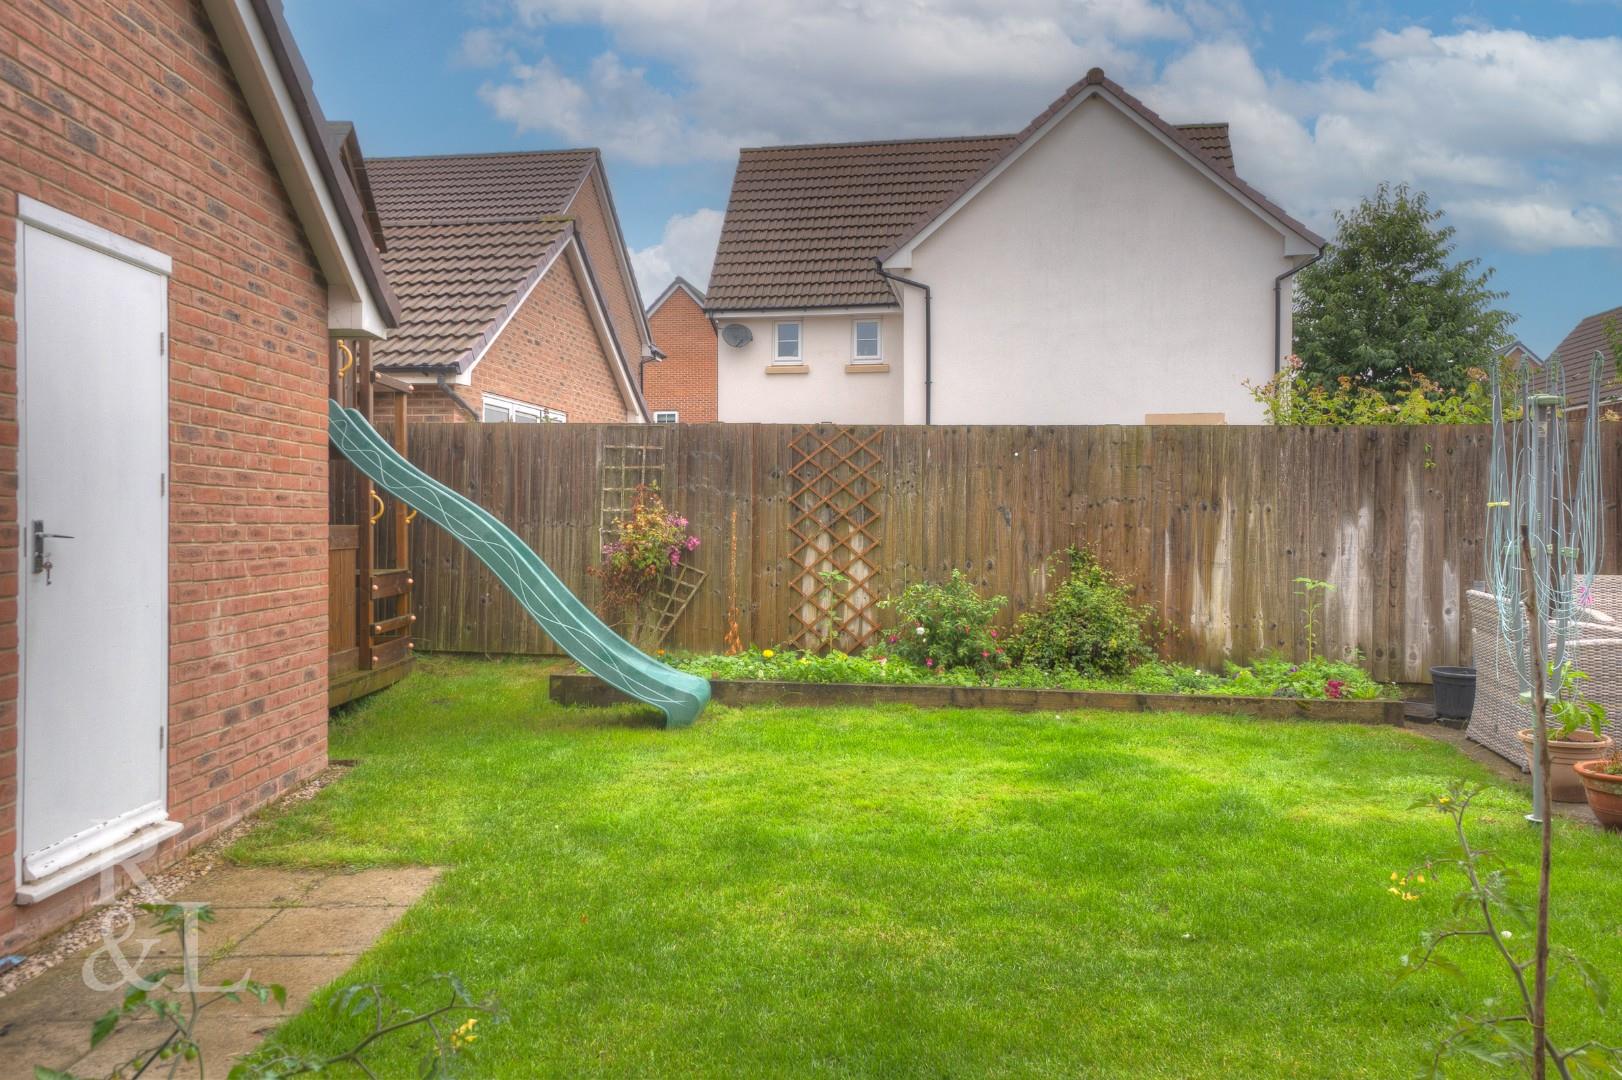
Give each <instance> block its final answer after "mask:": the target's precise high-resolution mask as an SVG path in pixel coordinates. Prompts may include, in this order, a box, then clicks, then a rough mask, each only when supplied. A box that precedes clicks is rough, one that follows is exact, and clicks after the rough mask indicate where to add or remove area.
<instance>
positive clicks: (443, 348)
mask: <svg viewBox="0 0 1622 1080" xmlns="http://www.w3.org/2000/svg"><path fill="white" fill-rule="evenodd" d="M385 220H387V219H385ZM385 232H386V233H387V236H388V240H389V249H388V252H387V253H386V254H385V255H384V256H383V261H384V264H385V265H386V266H387V267H388V270H389V278H390V280H391V281H393V283H394V289H395V292H396V293H397V294H398V295H399V297H400V304H401V307H402V309H403V312H404V314H403V316H402V318H401V320H400V327H399V329H398V330H396V331H395V332H394V333H393V334H391V335H390V336H389V339H388V340H387V341H380V342H378V343H377V344H376V345H375V346H373V348H372V364H373V366H375V367H377V368H379V369H381V370H385V371H387V370H396V371H425V372H433V373H449V374H453V375H454V374H459V373H460V372H463V371H466V370H467V369H468V368H469V367H471V366H472V365H473V364H474V362H475V361H477V359H478V358H479V356H480V355H481V354H482V353H483V352H484V349H485V348H486V347H488V345H489V344H490V342H491V341H492V340H494V337H495V331H496V330H498V329H500V328H501V326H503V325H504V324H505V323H506V321H507V317H508V316H510V315H511V314H512V311H513V310H515V309H516V306H517V303H518V301H519V300H520V299H521V298H522V297H524V296H525V295H527V294H528V292H529V288H530V286H532V285H534V284H535V282H536V281H538V280H540V278H541V276H542V275H543V274H544V273H545V272H546V270H548V269H550V268H551V266H552V263H553V260H554V259H555V257H556V255H557V253H558V251H559V250H560V249H561V247H562V244H563V242H564V241H565V240H567V239H569V238H570V237H572V236H573V235H574V228H573V226H572V225H571V223H570V222H568V221H565V220H563V219H561V218H549V219H546V220H532V221H491V222H481V221H466V222H455V221H452V222H434V221H427V220H423V221H418V222H414V223H409V224H403V225H395V224H389V225H386V226H385Z"/></svg>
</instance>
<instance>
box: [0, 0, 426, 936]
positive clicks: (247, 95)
mask: <svg viewBox="0 0 1622 1080" xmlns="http://www.w3.org/2000/svg"><path fill="white" fill-rule="evenodd" d="M0 117H3V119H0V402H3V407H0V448H3V449H0V492H3V493H4V494H3V496H0V504H3V509H0V521H3V522H4V524H3V525H0V547H3V549H4V559H3V561H0V566H3V567H4V568H5V569H4V570H3V571H0V853H3V854H4V857H5V863H4V865H5V870H4V872H3V873H0V952H10V951H15V950H16V949H17V947H18V946H20V945H21V944H22V943H24V942H27V941H30V940H33V939H35V938H38V937H39V936H40V935H42V934H44V933H45V932H47V931H49V930H51V929H53V928H54V927H56V926H58V925H60V924H62V923H63V922H65V921H67V920H69V919H71V918H73V917H74V916H76V915H78V914H80V913H81V912H82V911H84V910H85V909H86V908H87V907H89V906H90V905H91V904H93V903H95V902H96V901H97V900H98V899H99V898H100V897H101V896H102V895H103V894H102V889H105V888H112V887H115V886H116V885H117V883H118V882H119V880H120V879H119V876H118V874H117V871H116V870H114V869H113V867H115V866H116V865H118V864H119V863H121V862H126V861H127V860H131V859H138V858H145V859H149V860H151V859H153V858H155V859H156V861H158V862H167V861H169V860H171V859H173V858H174V857H176V856H178V855H179V854H181V853H182V852H184V851H185V850H187V849H189V848H191V847H193V846H195V845H196V844H198V843H200V842H202V841H204V840H206V839H208V838H209V837H211V836H213V835H214V834H216V833H217V832H218V831H219V830H221V829H222V828H224V827H226V826H227V825H230V824H231V823H232V822H234V821H236V820H237V819H239V818H240V817H242V816H243V815H244V814H245V813H247V812H248V811H250V810H252V809H254V808H255V807H257V806H259V805H261V804H263V803H264V802H266V801H267V800H269V799H272V798H274V797H276V796H277V795H278V794H280V793H282V792H284V791H286V790H288V789H289V788H290V787H292V786H293V785H295V784H297V783H299V782H300V781H302V780H303V779H305V778H306V777H308V776H310V775H312V774H313V773H315V772H317V771H319V770H320V769H322V768H323V767H324V766H325V764H326V754H327V741H326V740H327V711H326V687H327V676H326V667H327V619H328V614H327V562H326V558H327V485H328V480H327V469H328V465H327V458H328V448H327V433H326V414H325V405H326V403H325V400H324V399H325V398H326V396H327V386H328V371H329V367H328V364H329V359H328V358H329V340H330V339H331V338H333V337H335V336H345V337H356V338H376V337H380V336H382V335H384V334H385V333H387V331H388V329H389V328H390V327H391V326H393V325H394V324H395V322H396V321H397V319H398V306H397V304H396V303H395V301H394V299H393V296H392V294H391V292H390V290H389V287H388V285H387V280H386V277H385V275H384V272H383V268H382V266H381V262H380V260H379V258H378V255H377V252H376V251H375V249H374V247H373V245H372V242H371V239H370V236H369V235H368V231H367V226H366V222H365V219H364V211H363V210H362V208H361V204H360V202H359V200H358V197H357V193H356V191H355V189H354V185H353V183H352V181H351V179H350V178H349V176H348V175H347V174H346V173H345V171H344V169H343V168H342V166H341V164H340V163H339V161H338V160H337V158H336V156H335V155H334V154H333V152H332V149H331V147H330V146H329V145H328V144H327V142H326V140H327V138H328V137H329V135H330V134H331V133H330V132H329V131H328V130H327V128H326V124H325V120H324V119H323V117H322V115H321V111H320V108H319V106H318V105H317V103H316V101H315V100H314V97H313V94H312V92H311V88H310V82H309V77H308V73H307V71H306V69H305V67H304V64H303V61H302V59H301V58H300V56H299V53H298V51H297V49H296V47H295V46H294V44H293V42H292V39H291V36H290V34H289V31H288V28H287V25H286V23H285V21H284V19H283V17H282V12H281V8H280V4H279V2H278V0H126V2H123V3H120V4H118V5H116V6H115V5H108V4H102V3H93V2H91V0H49V2H48V3H47V2H43V0H20V2H19V3H14V4H9V5H8V6H7V15H6V18H5V20H4V25H3V27H0ZM23 388H26V393H23V392H22V390H23ZM87 420H88V421H90V422H89V423H86V422H85V421H87ZM24 523H26V527H20V526H23V525H24Z"/></svg>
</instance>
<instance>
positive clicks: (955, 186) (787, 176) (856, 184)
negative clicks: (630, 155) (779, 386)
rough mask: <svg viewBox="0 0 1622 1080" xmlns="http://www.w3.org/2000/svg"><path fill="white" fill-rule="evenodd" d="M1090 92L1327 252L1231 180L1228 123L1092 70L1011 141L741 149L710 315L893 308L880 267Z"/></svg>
mask: <svg viewBox="0 0 1622 1080" xmlns="http://www.w3.org/2000/svg"><path fill="white" fill-rule="evenodd" d="M1092 87H1098V88H1100V89H1101V90H1104V91H1107V92H1108V93H1109V94H1110V95H1112V97H1113V98H1114V99H1115V100H1116V103H1117V104H1119V105H1120V106H1122V107H1123V108H1125V109H1127V110H1129V111H1132V112H1134V113H1136V114H1137V115H1138V116H1140V117H1141V118H1143V119H1144V120H1145V121H1146V122H1147V123H1149V124H1150V126H1152V127H1154V128H1155V129H1156V130H1157V131H1160V132H1161V133H1162V134H1163V135H1165V136H1166V138H1167V139H1168V140H1170V141H1171V142H1173V143H1174V144H1175V145H1177V146H1179V147H1182V148H1183V149H1185V150H1186V151H1188V153H1190V154H1191V155H1193V156H1194V157H1195V158H1196V159H1197V160H1199V161H1201V162H1204V163H1205V164H1206V165H1207V166H1209V167H1210V169H1211V170H1212V173H1213V174H1214V175H1215V176H1216V177H1219V178H1220V181H1221V182H1222V183H1223V184H1225V185H1226V186H1227V187H1228V188H1230V189H1231V190H1232V191H1233V192H1234V193H1235V194H1236V196H1237V197H1240V198H1242V199H1245V200H1247V201H1249V202H1251V203H1252V204H1253V205H1254V206H1256V207H1257V208H1258V209H1259V210H1260V211H1261V212H1263V213H1264V214H1266V215H1267V216H1268V217H1270V218H1273V219H1274V220H1276V221H1278V222H1279V223H1280V224H1281V225H1282V226H1283V227H1284V228H1286V229H1289V230H1290V231H1292V232H1295V233H1298V234H1299V235H1300V236H1302V237H1303V239H1306V240H1307V241H1309V242H1310V243H1312V244H1313V245H1314V246H1317V247H1321V246H1322V245H1323V242H1324V241H1323V238H1322V237H1319V236H1318V235H1317V234H1316V233H1313V232H1312V231H1311V230H1309V229H1307V228H1306V226H1304V225H1302V224H1301V223H1300V222H1297V221H1296V220H1295V219H1293V218H1291V217H1289V216H1288V215H1287V214H1285V213H1284V212H1283V211H1282V210H1280V209H1279V208H1278V207H1277V206H1275V205H1274V204H1273V203H1271V202H1269V201H1268V200H1267V199H1266V197H1265V196H1263V195H1262V194H1261V193H1260V192H1258V191H1256V190H1255V189H1254V188H1251V187H1250V186H1249V185H1248V184H1246V183H1245V182H1244V181H1243V180H1241V179H1240V178H1239V176H1238V174H1237V173H1236V172H1234V163H1233V149H1232V146H1231V144H1230V142H1229V139H1228V125H1227V124H1224V123H1201V124H1188V125H1183V126H1180V127H1179V126H1174V125H1171V124H1168V123H1166V122H1165V121H1164V120H1162V119H1161V118H1160V117H1159V116H1157V115H1156V114H1155V113H1154V112H1153V111H1151V110H1150V109H1149V108H1148V107H1147V106H1145V105H1143V103H1142V102H1139V101H1138V100H1137V99H1136V98H1134V97H1132V96H1131V95H1130V94H1127V93H1126V92H1125V91H1124V90H1121V89H1120V87H1118V86H1117V85H1116V84H1115V83H1113V82H1110V81H1109V80H1107V79H1105V78H1104V76H1103V72H1102V71H1099V70H1098V69H1096V68H1095V69H1094V70H1093V71H1091V72H1089V73H1088V76H1087V78H1086V79H1083V80H1082V81H1081V82H1078V83H1076V84H1075V85H1074V86H1072V87H1071V88H1070V89H1069V90H1067V91H1066V92H1065V94H1064V95H1063V96H1061V97H1060V98H1059V99H1058V100H1057V101H1055V102H1054V103H1053V104H1052V105H1050V106H1049V107H1048V108H1047V109H1046V110H1044V111H1043V113H1042V115H1040V116H1038V117H1037V118H1036V119H1035V120H1033V121H1032V122H1031V124H1030V125H1028V126H1027V127H1026V128H1025V130H1024V131H1021V132H1019V133H1018V134H1014V135H977V136H961V137H955V138H940V139H905V140H897V141H892V142H866V143H831V144H821V145H806V146H768V147H749V148H745V149H744V150H742V151H741V152H740V153H739V156H738V167H737V171H736V173H735V174H734V176H733V180H732V194H731V196H730V198H729V199H728V202H727V212H726V219H725V222H724V223H723V225H722V229H721V240H720V244H719V245H718V247H717V250H716V255H715V267H714V270H713V271H712V272H711V274H710V287H709V292H708V304H707V306H708V308H709V309H710V310H712V311H747V310H772V309H789V310H795V309H813V308H840V307H863V306H877V305H884V306H890V305H893V304H894V303H895V295H894V293H893V292H892V290H891V288H890V285H889V283H888V282H887V281H886V280H885V279H884V278H883V277H881V276H880V275H879V273H878V271H877V268H876V266H875V259H878V258H881V257H884V256H887V255H889V254H890V253H892V252H893V251H895V250H896V249H897V248H899V247H901V246H902V245H903V244H904V243H906V242H907V241H908V240H910V239H912V238H913V237H916V236H917V235H918V234H919V233H920V232H922V231H923V230H924V229H925V228H926V227H927V226H928V225H929V224H930V223H931V222H933V221H935V220H936V219H937V218H939V217H940V216H941V215H942V214H943V213H944V212H946V211H947V210H949V209H950V208H951V207H952V206H953V205H954V204H955V203H956V202H957V201H958V200H959V199H960V198H962V197H963V196H964V195H965V193H967V192H968V191H969V190H970V189H971V188H973V187H974V185H975V184H976V183H978V182H980V181H981V180H982V179H983V178H985V177H986V176H987V175H988V174H989V173H991V171H992V170H994V169H995V168H996V167H997V166H998V165H999V164H1000V163H1001V162H1003V161H1004V160H1005V159H1006V158H1007V157H1008V155H1010V154H1011V153H1013V152H1015V151H1016V150H1018V149H1019V147H1021V146H1022V145H1023V144H1024V143H1026V142H1027V141H1029V140H1031V139H1032V137H1033V136H1034V135H1035V134H1036V133H1037V132H1038V131H1039V130H1040V129H1041V128H1042V127H1043V125H1044V124H1046V123H1047V121H1048V120H1050V119H1052V118H1053V117H1054V116H1055V115H1057V114H1058V113H1059V112H1060V111H1061V110H1062V109H1063V108H1064V107H1065V106H1066V105H1068V104H1069V103H1070V102H1071V101H1073V100H1074V99H1075V98H1077V97H1079V96H1080V95H1082V94H1083V93H1085V92H1087V91H1088V90H1089V89H1090V88H1092ZM1094 92H1097V91H1094Z"/></svg>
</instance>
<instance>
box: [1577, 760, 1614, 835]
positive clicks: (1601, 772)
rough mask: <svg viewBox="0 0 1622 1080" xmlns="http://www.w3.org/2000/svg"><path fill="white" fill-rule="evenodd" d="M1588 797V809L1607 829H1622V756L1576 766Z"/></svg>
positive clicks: (1585, 762)
mask: <svg viewBox="0 0 1622 1080" xmlns="http://www.w3.org/2000/svg"><path fill="white" fill-rule="evenodd" d="M1574 768H1575V769H1576V770H1577V775H1578V776H1580V777H1581V778H1582V781H1583V790H1584V791H1585V792H1586V793H1587V795H1588V808H1589V809H1590V810H1592V811H1594V816H1595V817H1596V818H1598V819H1599V823H1600V824H1601V825H1603V826H1605V827H1606V828H1607V829H1622V754H1612V755H1611V756H1610V757H1608V758H1606V759H1604V760H1603V761H1600V760H1595V761H1579V762H1577V764H1576V765H1575V766H1574Z"/></svg>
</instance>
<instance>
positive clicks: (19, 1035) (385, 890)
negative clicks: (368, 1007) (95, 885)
mask: <svg viewBox="0 0 1622 1080" xmlns="http://www.w3.org/2000/svg"><path fill="white" fill-rule="evenodd" d="M438 876H439V871H438V870H433V869H423V868H416V867H413V868H405V869H388V870H367V871H360V872H357V873H345V872H341V871H314V870H286V871H284V870H274V869H267V868H260V867H252V868H242V867H227V868H225V869H222V870H219V871H216V872H214V873H212V874H209V875H208V876H207V877H204V878H201V879H199V880H198V881H197V882H195V883H194V884H193V885H192V886H191V887H189V888H188V889H186V890H185V893H184V896H183V897H181V898H183V899H190V900H200V901H207V902H208V903H210V904H212V905H214V906H215V910H216V920H215V922H214V923H212V924H204V925H202V926H200V927H199V941H200V947H199V953H198V956H199V961H198V964H199V970H200V975H201V979H200V981H201V982H202V983H203V984H204V985H205V986H216V985H228V984H230V983H233V982H235V981H236V980H237V979H238V978H240V977H242V976H243V975H244V974H249V975H251V977H252V978H254V979H255V980H257V981H259V982H262V983H281V984H282V985H283V986H284V987H285V988H286V989H287V997H288V1001H287V1008H286V1009H285V1010H283V1009H281V1008H278V1007H277V1006H276V1004H275V1003H274V1002H268V1003H265V1004H261V1003H259V1002H258V1001H257V1000H254V999H252V998H249V999H247V1000H245V1001H242V1002H221V1003H219V1004H217V1005H213V1006H210V1008H209V1010H208V1012H206V1013H204V1014H203V1019H202V1021H201V1022H200V1024H199V1027H198V1037H199V1042H200V1043H201V1044H202V1045H203V1047H204V1052H205V1058H206V1062H205V1064H206V1078H212V1077H216V1076H218V1077H224V1076H225V1075H226V1074H227V1073H228V1072H229V1071H230V1068H231V1065H232V1063H233V1062H234V1061H235V1060H236V1059H237V1058H238V1057H239V1056H241V1055H243V1054H246V1053H248V1052H250V1051H252V1050H253V1049H254V1048H255V1047H256V1046H258V1044H259V1043H260V1041H262V1040H263V1038H264V1037H265V1035H266V1034H268V1033H269V1032H271V1031H273V1030H275V1028H276V1026H277V1025H278V1024H280V1023H281V1022H282V1021H283V1020H285V1019H287V1018H288V1017H290V1016H292V1015H293V1014H295V1013H296V1012H298V1011H299V1010H300V1009H302V1008H303V1007H304V1006H305V1005H306V1004H307V1003H308V1002H309V1000H310V998H311V996H312V995H313V994H314V993H315V992H316V991H317V990H319V989H321V988H322V987H324V986H326V985H327V984H329V983H331V982H333V981H334V980H336V979H339V978H341V977H342V976H343V974H344V973H345V972H346V971H348V970H349V968H350V967H352V966H353V965H354V963H355V961H356V960H357V959H359V957H360V954H361V953H363V952H365V951H366V949H368V948H370V947H371V945H372V943H373V942H375V941H376V940H377V938H378V936H379V935H381V934H382V933H383V932H384V931H385V930H387V929H388V928H389V927H390V926H392V925H393V924H394V922H395V921H396V920H398V919H399V918H400V916H401V915H402V914H404V913H405V911H406V909H407V907H408V906H409V905H410V904H412V903H414V902H415V901H416V900H417V899H418V898H419V897H420V896H421V895H422V894H423V893H424V892H425V891H427V889H428V888H429V887H430V886H432V885H433V883H434V881H435V880H437V878H438ZM91 917H93V916H91ZM154 929H155V927H154V925H153V920H152V918H151V917H150V916H148V917H144V918H143V919H142V920H140V921H138V922H137V923H136V926H135V932H134V933H133V934H130V935H129V936H128V937H127V938H125V939H123V941H122V943H121V944H120V946H119V948H120V951H121V952H123V954H124V955H125V956H126V958H127V960H128V961H129V963H130V965H131V966H132V967H133V968H134V969H135V970H136V971H138V972H140V973H143V974H144V973H148V972H150V971H152V970H153V969H155V968H158V967H163V966H171V965H174V964H175V963H177V961H178V960H179V950H178V946H177V943H176V942H175V941H174V939H173V937H172V936H164V935H157V934H155V933H154V932H153V931H154ZM151 938H157V939H158V940H159V941H160V942H161V944H160V945H159V946H157V947H155V948H153V949H151V950H149V951H148V953H147V955H146V958H145V959H144V960H141V961H137V959H136V958H137V957H139V956H141V949H142V946H141V944H140V942H142V940H143V939H151ZM87 961H90V962H91V967H90V973H91V975H92V977H93V978H92V979H91V980H87V978H86V975H85V965H86V962H87ZM93 981H99V983H100V984H101V985H105V984H109V983H117V982H119V973H118V969H117V965H116V964H114V963H113V962H112V961H111V959H110V958H109V956H108V955H107V945H106V943H105V942H103V941H99V940H98V941H97V942H96V944H94V945H93V946H91V947H89V948H86V949H84V950H82V951H81V952H80V953H78V954H76V955H74V956H72V957H70V958H68V959H67V960H65V961H64V962H63V963H61V964H60V965H58V966H56V967H54V968H51V969H49V970H47V971H45V972H44V973H43V974H41V975H39V976H38V977H36V978H34V979H32V980H31V981H29V982H27V983H24V984H23V985H22V986H21V987H19V988H18V989H17V990H16V991H15V992H13V993H11V994H9V995H7V996H6V997H4V998H0V1080H9V1078H10V1077H13V1076H16V1077H19V1078H28V1077H31V1076H32V1075H33V1067H34V1066H35V1065H46V1066H49V1067H51V1068H57V1069H68V1070H70V1071H72V1072H74V1073H76V1074H78V1075H91V1076H94V1075H105V1074H106V1073H107V1072H108V1071H109V1070H110V1069H112V1068H113V1067H114V1066H115V1065H118V1064H119V1063H121V1062H123V1061H126V1060H128V1059H129V1057H130V1056H131V1055H133V1054H135V1053H137V1052H138V1051H140V1050H143V1049H146V1048H149V1047H155V1046H157V1045H158V1044H159V1043H161V1042H162V1041H163V1039H164V1037H165V1036H166V1035H167V1034H168V1031H169V1027H168V1026H167V1025H166V1024H163V1023H160V1022H158V1021H156V1020H147V1019H141V1020H137V1021H133V1022H128V1023H125V1024H120V1025H119V1028H118V1030H116V1031H115V1032H114V1033H113V1034H112V1035H111V1036H110V1037H109V1038H108V1039H107V1040H105V1041H104V1042H103V1043H102V1044H101V1045H100V1046H98V1047H95V1048H94V1049H93V1050H92V1049H91V1047H90V1024H91V1021H93V1020H94V1019H95V1018H96V1017H98V1016H100V1015H102V1014H103V1013H105V1012H106V1011H107V1010H108V1009H111V1008H116V1007H117V1006H118V1005H119V1003H120V1002H122V1000H123V997H124V989H125V988H124V987H123V986H122V985H117V986H115V987H114V988H113V989H110V990H101V989H97V988H96V986H94V985H92V982H93ZM165 1075H167V1073H165ZM176 1075H178V1076H184V1077H188V1078H196V1077H198V1076H200V1075H204V1074H202V1073H200V1072H199V1071H198V1070H197V1068H196V1067H195V1066H186V1067H184V1068H182V1069H180V1070H178V1071H177V1073H176ZM206 1078H205V1080H206Z"/></svg>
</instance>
